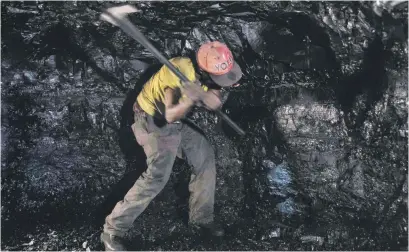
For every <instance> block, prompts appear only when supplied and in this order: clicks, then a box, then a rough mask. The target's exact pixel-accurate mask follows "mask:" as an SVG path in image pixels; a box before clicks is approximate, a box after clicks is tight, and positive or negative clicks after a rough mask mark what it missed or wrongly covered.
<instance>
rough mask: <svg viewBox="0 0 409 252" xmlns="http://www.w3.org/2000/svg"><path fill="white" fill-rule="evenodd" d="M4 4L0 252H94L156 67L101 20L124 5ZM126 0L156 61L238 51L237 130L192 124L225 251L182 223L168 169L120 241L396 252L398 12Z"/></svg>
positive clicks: (402, 193) (178, 191) (176, 183)
mask: <svg viewBox="0 0 409 252" xmlns="http://www.w3.org/2000/svg"><path fill="white" fill-rule="evenodd" d="M1 4H2V6H1V7H2V18H1V19H2V20H1V21H2V32H3V34H2V63H1V64H2V66H1V67H2V80H1V81H2V90H1V95H2V104H1V105H2V106H1V110H2V111H1V113H2V119H1V120H2V134H1V136H2V137H1V139H2V141H1V144H2V150H1V154H2V166H1V167H2V178H1V180H2V188H1V190H2V196H1V197H2V199H1V200H2V208H1V211H2V212H1V214H2V224H1V225H2V227H1V228H2V241H3V242H2V249H7V250H26V249H27V250H28V249H30V250H33V249H34V250H61V249H66V250H80V249H91V250H100V249H102V247H101V245H100V244H99V243H98V234H99V233H98V232H99V230H100V227H101V225H102V222H103V219H104V217H105V215H106V214H108V213H109V212H110V210H111V209H112V207H113V206H114V204H115V203H116V201H118V200H119V199H121V197H123V195H124V194H125V192H126V191H127V189H128V188H129V187H130V186H132V184H133V183H134V181H135V180H136V178H137V177H138V176H139V175H140V174H141V173H142V172H143V171H144V169H145V168H146V164H145V160H144V158H145V157H144V153H143V151H142V149H141V147H139V146H138V145H137V143H136V141H135V138H134V136H133V134H132V132H131V130H130V125H131V124H132V123H133V118H132V103H133V101H134V100H135V98H136V95H137V93H138V91H139V90H140V88H141V87H142V85H143V83H144V82H145V81H146V80H147V79H148V78H149V77H150V76H151V74H152V73H154V72H155V70H156V69H158V67H160V65H158V64H157V63H158V62H157V61H156V60H155V59H154V57H153V56H152V55H151V54H150V53H149V52H148V51H147V50H146V49H144V48H143V47H142V46H141V45H139V44H138V43H136V42H135V41H133V40H132V39H131V38H129V37H128V36H127V35H126V34H125V33H124V32H122V31H121V30H119V29H118V28H116V27H113V26H111V25H109V24H107V23H103V22H102V21H100V20H99V14H100V13H101V12H102V11H103V10H104V9H105V8H107V7H110V6H113V5H117V4H119V2H118V3H108V2H2V3H1ZM133 4H135V5H136V6H137V8H138V9H140V10H141V13H140V14H135V15H131V17H130V19H131V20H132V22H133V23H134V24H136V25H138V27H139V28H140V29H141V31H142V32H143V33H145V34H146V35H147V37H148V38H149V39H150V40H151V41H152V43H153V44H154V45H155V46H157V48H158V49H159V50H160V51H162V52H164V54H165V55H166V56H167V57H174V56H180V55H184V56H188V55H191V54H192V53H194V52H195V50H196V49H197V48H198V47H199V46H200V44H201V43H203V42H204V41H207V40H220V41H222V42H224V43H226V44H227V45H228V46H229V47H230V48H231V49H232V51H233V53H234V56H235V58H236V60H237V62H238V63H239V64H240V66H241V68H242V69H243V71H244V77H243V81H242V85H241V86H240V87H238V88H235V89H232V90H229V92H228V93H225V94H224V100H225V104H224V107H223V109H224V111H225V112H226V113H227V114H228V115H229V116H230V117H231V118H232V119H233V120H234V121H236V122H237V123H238V124H239V125H240V126H241V127H242V128H243V129H244V130H245V131H246V132H247V135H246V136H245V137H238V136H237V135H236V134H235V133H234V132H233V131H232V130H231V129H230V128H229V127H228V126H227V125H225V124H224V123H222V122H220V119H219V118H217V117H216V116H215V115H213V114H211V113H209V112H206V111H204V110H202V109H195V110H194V111H193V112H192V113H191V114H190V115H189V119H190V120H192V121H194V122H195V124H196V125H197V126H199V128H201V129H202V130H203V131H204V133H205V134H206V135H207V136H208V138H209V141H211V143H212V144H213V146H214V147H215V151H216V156H217V165H218V181H217V195H216V198H217V202H216V212H217V214H218V218H219V219H220V221H222V222H223V223H225V225H226V227H227V230H228V234H227V237H226V238H225V239H224V241H223V242H221V243H217V242H214V241H211V242H209V241H207V240H206V239H205V238H203V239H202V238H198V237H197V236H196V235H195V234H193V233H192V232H190V231H189V230H188V229H187V227H186V225H185V224H184V221H185V220H186V215H187V199H188V196H189V194H188V190H187V184H188V181H189V172H190V171H189V167H188V166H187V165H186V164H185V163H184V162H183V161H180V160H178V161H176V163H175V166H174V172H173V174H172V177H171V179H170V181H169V183H168V185H167V186H166V188H165V189H164V190H163V192H162V193H161V194H160V195H159V196H158V197H157V198H156V199H155V200H154V201H153V202H152V204H151V205H150V206H149V207H148V209H147V211H146V212H145V213H144V214H143V215H142V216H141V217H140V218H139V219H138V220H137V221H136V222H135V229H133V230H131V232H130V234H129V236H130V237H132V240H135V237H139V238H140V239H139V240H138V244H134V245H131V248H133V249H142V250H161V249H165V250H192V249H193V250H297V249H303V250H311V249H325V250H390V249H392V250H407V225H408V224H407V222H408V221H407V220H408V216H407V209H408V206H407V197H408V190H407V188H408V181H407V175H408V173H407V167H408V160H407V153H408V147H407V140H408V139H407V138H408V125H407V119H408V118H407V104H408V100H407V89H408V83H407V78H408V76H407V66H408V62H407V51H408V44H407V39H408V36H407V18H406V17H407V4H406V6H405V5H404V6H402V5H399V6H400V8H396V9H394V10H392V11H391V13H384V14H383V15H382V17H379V16H378V15H377V14H376V13H374V12H373V10H372V5H371V4H370V3H366V2H353V3H347V2H329V3H327V2H309V3H307V2H252V3H246V2H240V3H239V2H237V3H234V2H220V3H218V2H172V3H161V2H137V3H136V2H135V3H133ZM175 17H177V18H175ZM159 225H160V226H161V228H158V226H159ZM132 246H133V247H132Z"/></svg>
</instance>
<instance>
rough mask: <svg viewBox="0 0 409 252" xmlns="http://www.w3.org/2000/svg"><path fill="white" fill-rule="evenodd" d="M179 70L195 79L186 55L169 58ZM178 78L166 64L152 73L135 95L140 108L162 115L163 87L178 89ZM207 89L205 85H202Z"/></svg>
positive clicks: (179, 84) (152, 114) (152, 113)
mask: <svg viewBox="0 0 409 252" xmlns="http://www.w3.org/2000/svg"><path fill="white" fill-rule="evenodd" d="M169 61H170V62H171V63H172V64H173V65H174V66H175V67H176V68H178V70H179V71H180V72H182V73H183V74H184V75H185V76H186V77H187V78H188V79H189V80H190V81H195V80H196V72H195V69H194V67H193V64H192V61H191V60H190V59H189V58H186V57H177V58H173V59H171V60H169ZM180 87H181V83H180V79H179V78H178V77H177V76H176V75H175V74H174V73H173V72H172V71H171V70H170V69H169V68H168V67H167V66H166V65H164V66H162V67H161V69H160V70H159V71H158V72H157V73H156V74H154V75H153V76H152V77H151V78H150V79H149V81H148V82H147V83H145V85H144V87H143V89H142V91H141V92H140V93H139V95H138V97H137V99H136V100H137V102H138V104H139V106H141V108H142V109H143V110H144V111H145V112H146V113H148V114H149V115H151V116H155V115H156V114H157V112H159V114H162V115H163V112H164V106H165V105H164V99H165V89H166V88H171V89H175V90H176V89H180ZM203 88H204V89H205V91H207V87H205V86H204V87H203Z"/></svg>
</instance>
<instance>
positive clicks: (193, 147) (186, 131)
mask: <svg viewBox="0 0 409 252" xmlns="http://www.w3.org/2000/svg"><path fill="white" fill-rule="evenodd" d="M181 148H182V152H183V154H184V156H185V158H186V160H187V161H188V163H189V164H190V165H191V166H192V168H193V171H192V175H191V179H190V183H189V191H190V199H189V208H190V213H189V222H190V223H192V224H196V225H200V226H203V225H207V226H206V227H207V228H210V229H211V230H210V231H211V232H212V233H213V234H214V235H217V236H220V235H223V230H222V229H221V228H220V227H215V226H212V225H213V224H214V223H213V221H214V216H213V214H214V195H215V189H216V163H215V155H214V150H213V148H212V146H211V145H210V143H209V142H208V141H207V139H206V138H205V137H204V136H203V135H201V134H200V133H198V132H197V131H195V130H194V129H192V128H191V127H189V126H188V125H186V124H185V125H184V126H183V129H182V142H181Z"/></svg>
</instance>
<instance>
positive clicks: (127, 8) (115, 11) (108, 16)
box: [100, 4, 139, 26]
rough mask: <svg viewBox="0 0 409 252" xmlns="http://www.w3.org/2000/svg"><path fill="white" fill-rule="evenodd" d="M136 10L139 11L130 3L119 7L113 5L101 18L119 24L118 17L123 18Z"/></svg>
mask: <svg viewBox="0 0 409 252" xmlns="http://www.w3.org/2000/svg"><path fill="white" fill-rule="evenodd" d="M134 12H139V10H138V9H136V8H135V7H134V6H132V5H129V4H128V5H123V6H119V7H112V8H108V9H106V10H105V12H104V13H102V14H101V16H100V19H101V20H104V21H107V22H109V23H111V24H113V25H116V26H118V23H117V22H116V21H115V20H116V19H123V18H125V17H126V15H128V14H129V13H134Z"/></svg>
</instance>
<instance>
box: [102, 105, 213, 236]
mask: <svg viewBox="0 0 409 252" xmlns="http://www.w3.org/2000/svg"><path fill="white" fill-rule="evenodd" d="M132 130H133V132H134V134H135V137H136V139H137V141H138V143H139V144H140V145H141V146H142V147H143V149H144V151H145V154H146V157H147V160H146V162H147V165H148V168H147V170H146V171H145V172H144V173H143V174H142V175H141V176H140V177H139V178H138V179H137V181H136V182H135V184H134V185H133V187H132V188H131V189H130V190H129V191H128V193H127V194H126V195H125V197H124V199H123V200H122V201H120V202H118V203H117V204H116V206H115V208H114V210H113V211H112V213H111V214H110V215H108V216H107V217H106V220H105V225H104V232H107V233H110V234H113V235H117V236H124V234H125V232H126V231H128V230H129V229H130V228H131V227H132V225H133V222H134V221H135V219H136V218H137V217H138V216H139V215H140V214H141V213H142V212H143V211H144V210H145V208H146V207H147V206H148V205H149V203H150V202H151V201H152V200H153V198H154V197H155V196H156V195H158V194H159V192H160V191H161V190H162V189H163V188H164V187H165V185H166V183H167V182H168V180H169V177H170V174H171V172H172V167H173V164H174V161H175V158H176V156H178V157H180V158H184V159H185V160H186V161H187V162H188V163H189V165H190V166H191V167H192V169H193V170H192V175H191V180H190V184H189V191H190V199H189V211H190V212H189V222H191V223H208V222H212V221H213V205H214V194H215V183H216V166H215V156H214V151H213V148H212V146H211V145H210V144H209V142H208V141H207V140H206V138H205V137H204V136H202V135H201V134H199V133H198V132H196V131H195V130H193V129H192V128H191V127H189V126H188V125H186V124H183V123H174V124H167V125H165V126H164V127H162V128H159V127H157V126H156V125H155V123H154V121H153V118H152V117H151V116H149V115H146V114H145V113H139V112H136V113H135V123H134V124H133V125H132Z"/></svg>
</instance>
